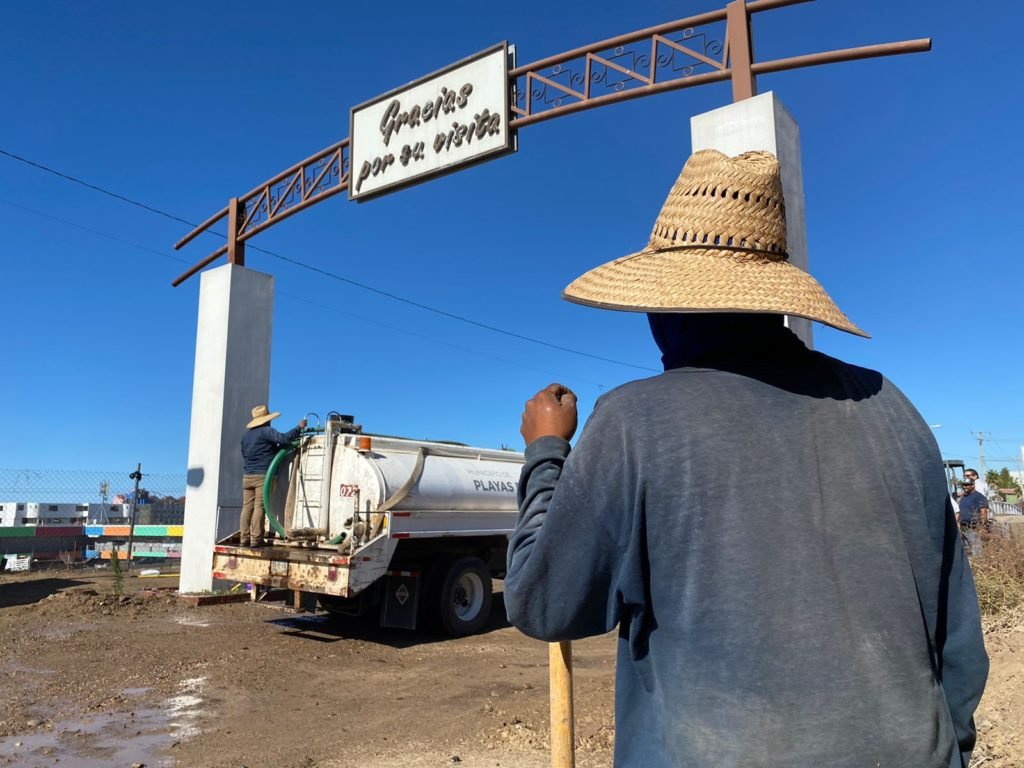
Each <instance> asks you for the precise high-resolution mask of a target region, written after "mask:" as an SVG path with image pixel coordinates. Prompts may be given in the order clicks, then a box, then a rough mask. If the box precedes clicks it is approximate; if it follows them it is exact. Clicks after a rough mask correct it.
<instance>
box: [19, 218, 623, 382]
mask: <svg viewBox="0 0 1024 768" xmlns="http://www.w3.org/2000/svg"><path fill="white" fill-rule="evenodd" d="M0 204H2V205H8V206H10V207H12V208H17V209H19V210H22V211H25V212H27V213H31V214H33V215H34V216H40V217H42V218H44V219H49V220H50V221H56V222H59V223H61V224H65V225H67V226H69V227H74V228H75V229H81V230H83V231H85V232H88V233H90V234H93V235H96V236H97V237H102V238H105V239H107V240H113V241H114V242H117V243H122V244H123V245H127V246H130V247H132V248H138V249H139V250H141V251H145V252H146V253H151V254H153V255H155V256H160V257H162V258H164V259H169V260H171V261H177V262H181V263H183V264H188V263H189V262H188V261H186V260H185V259H182V258H179V257H177V256H172V255H171V254H169V253H164V252H163V251H158V250H156V249H155V248H149V247H148V246H145V245H141V244H139V243H135V242H132V241H131V240H125V239H124V238H122V237H117V236H116V235H112V234H110V233H108V232H102V231H100V230H98V229H93V228H91V227H86V226H84V225H82V224H78V223H76V222H74V221H68V220H67V219H62V218H61V217H60V216H54V215H52V214H49V213H43V212H42V211H37V210H35V209H34V208H29V207H27V206H24V205H19V204H18V203H12V202H11V201H10V200H4V199H3V198H0ZM278 293H280V295H282V296H287V297H288V298H290V299H294V300H296V301H301V302H302V303H304V304H308V305H310V306H313V307H319V308H320V309H325V310H327V311H329V312H335V313H337V314H339V315H344V316H346V317H352V318H355V319H357V320H361V321H363V322H366V323H370V324H372V325H378V326H380V327H381V328H387V329H388V330H390V331H395V332H396V333H402V334H405V335H407V336H412V337H414V338H418V339H424V340H425V341H429V342H432V343H434V344H438V345H440V346H443V347H450V348H452V349H457V350H459V351H461V352H468V353H469V354H472V355H477V356H479V357H486V358H488V359H490V360H496V361H498V362H500V363H504V364H506V365H514V366H516V367H519V368H525V369H527V370H531V371H539V372H541V373H547V374H550V375H551V376H554V377H556V378H558V379H563V380H567V381H581V382H585V383H586V384H590V385H591V386H594V387H596V388H597V389H599V390H604V389H605V385H604V384H602V383H601V382H599V381H591V380H590V379H585V378H583V377H581V376H562V375H561V374H558V373H555V372H554V371H549V370H547V369H545V368H538V367H537V366H533V365H527V364H526V363H521V362H518V361H516V360H508V359H506V358H502V357H498V356H496V355H491V354H488V353H486V352H480V351H479V350H476V349H473V348H472V347H463V346H460V345H458V344H452V343H451V342H449V341H442V340H441V339H436V338H434V337H432V336H427V335H426V334H422V333H416V332H415V331H409V330H406V329H404V328H400V327H398V326H394V325H389V324H387V323H382V322H380V321H379V320H372V319H370V318H368V317H366V316H364V315H359V314H356V313H354V312H346V311H345V310H342V309H338V308H337V307H332V306H330V305H328V304H320V303H318V302H315V301H310V300H309V299H306V298H304V297H302V296H299V295H297V294H293V293H289V292H287V291H279V292H278Z"/></svg>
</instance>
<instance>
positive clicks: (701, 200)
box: [562, 149, 868, 337]
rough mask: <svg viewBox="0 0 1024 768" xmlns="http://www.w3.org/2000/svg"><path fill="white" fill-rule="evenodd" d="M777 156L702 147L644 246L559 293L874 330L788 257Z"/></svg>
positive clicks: (599, 302) (647, 307)
mask: <svg viewBox="0 0 1024 768" xmlns="http://www.w3.org/2000/svg"><path fill="white" fill-rule="evenodd" d="M788 259H789V257H788V254H787V253H786V207H785V201H784V200H783V196H782V178H781V175H780V171H779V161H778V160H777V159H776V158H775V157H774V156H773V155H771V154H770V153H768V152H746V153H744V154H742V155H739V156H737V157H727V156H726V155H723V154H722V153H721V152H718V151H716V150H713V149H705V150H701V151H699V152H695V153H694V154H693V155H692V156H691V157H690V159H689V160H687V161H686V165H685V166H684V167H683V170H682V173H680V174H679V178H678V179H677V180H676V183H675V184H674V185H673V187H672V189H671V191H670V192H669V193H668V199H667V200H666V201H665V205H664V206H662V209H661V213H660V214H659V215H658V219H657V221H655V223H654V231H653V232H652V233H651V239H650V242H649V243H648V244H647V247H646V248H644V249H643V250H642V251H639V252H638V253H634V254H631V255H629V256H625V257H623V258H621V259H616V260H615V261H610V262H608V263H607V264H603V265H601V266H600V267H596V268H595V269H592V270H590V271H589V272H587V273H585V274H583V275H581V276H580V277H578V278H576V279H575V280H574V281H573V282H572V283H570V284H569V286H568V287H567V288H566V289H565V290H564V291H563V292H562V298H564V299H566V300H567V301H572V302H575V303H577V304H585V305H588V306H592V307H598V308H601V309H618V310H624V311H627V312H768V313H771V314H779V315H795V316H797V317H806V318H807V319H809V320H817V321H818V322H819V323H824V324H825V325H829V326H832V327H833V328H838V329H839V330H840V331H846V332H848V333H853V334H856V335H857V336H865V337H866V336H867V335H868V334H866V333H864V331H862V330H860V328H858V327H857V326H855V325H854V324H853V323H852V322H850V319H849V318H848V317H847V316H846V315H845V314H843V312H842V311H841V310H840V309H839V307H837V306H836V305H835V302H833V301H832V299H831V298H830V297H829V295H828V294H827V293H825V289H824V288H822V287H821V285H819V284H818V281H817V280H815V279H814V278H813V277H811V276H810V275H809V274H807V273H806V272H805V271H804V270H802V269H800V268H799V267H796V266H794V265H792V264H790V263H789V260H788Z"/></svg>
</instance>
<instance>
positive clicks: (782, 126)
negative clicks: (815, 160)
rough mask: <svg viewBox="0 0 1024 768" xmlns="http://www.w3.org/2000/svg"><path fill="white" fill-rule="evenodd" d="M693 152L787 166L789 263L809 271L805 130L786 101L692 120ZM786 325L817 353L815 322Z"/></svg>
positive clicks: (769, 98) (754, 103) (791, 320)
mask: <svg viewBox="0 0 1024 768" xmlns="http://www.w3.org/2000/svg"><path fill="white" fill-rule="evenodd" d="M690 134H691V141H692V143H693V151H694V152H696V151H697V150H699V149H717V150H718V151H719V152H724V153H725V154H727V155H729V156H733V155H739V154H742V153H744V152H750V151H752V150H761V151H765V152H771V153H772V154H773V155H775V156H776V157H777V158H779V163H780V164H781V166H782V193H783V195H784V196H785V198H786V247H787V249H788V251H789V262H790V264H793V265H794V266H797V267H800V269H802V270H804V271H806V270H807V219H806V214H805V208H804V172H803V165H802V164H801V162H800V127H799V126H798V125H797V124H796V121H795V120H794V119H793V116H792V115H790V114H789V112H788V111H787V110H786V108H785V107H784V106H782V102H781V101H779V100H778V98H776V96H775V94H774V93H772V92H771V91H769V92H768V93H762V94H760V95H759V96H754V97H753V98H750V99H744V100H743V101H738V102H736V103H735V104H730V105H729V106H727V107H720V108H719V109H713V110H711V111H710V112H705V113H704V114H702V115H696V116H695V117H692V118H690ZM786 325H787V326H789V328H791V329H792V330H793V332H794V333H795V334H796V335H797V336H799V337H800V338H801V339H802V340H803V342H804V343H805V344H806V345H807V346H808V347H809V348H811V349H813V348H814V337H813V333H812V325H811V321H810V320H807V319H806V318H803V317H789V316H787V317H786Z"/></svg>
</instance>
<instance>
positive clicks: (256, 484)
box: [238, 405, 306, 547]
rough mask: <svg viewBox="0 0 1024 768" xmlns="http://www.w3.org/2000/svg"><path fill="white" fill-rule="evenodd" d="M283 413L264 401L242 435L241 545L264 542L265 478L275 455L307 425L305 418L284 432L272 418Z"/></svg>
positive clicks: (255, 409)
mask: <svg viewBox="0 0 1024 768" xmlns="http://www.w3.org/2000/svg"><path fill="white" fill-rule="evenodd" d="M280 415H281V412H280V411H274V412H273V413H270V412H269V409H268V408H267V406H265V405H257V406H256V407H255V408H253V409H252V420H251V421H250V422H249V423H248V424H246V425H245V427H246V430H245V434H244V435H242V519H241V521H240V522H239V526H238V536H239V546H243V547H247V546H248V547H262V546H263V543H264V542H263V481H264V478H265V477H266V474H267V470H268V469H270V463H271V462H272V461H273V460H274V456H276V455H277V452H278V451H279V450H281V449H282V448H283V447H285V446H286V445H288V444H289V443H290V442H291V441H292V440H294V439H295V438H297V437H298V436H299V434H300V433H301V432H302V430H304V429H305V428H306V420H305V419H303V420H302V421H300V422H299V425H298V426H297V427H295V428H294V429H292V430H290V431H288V432H285V433H284V434H281V433H280V432H278V431H277V430H276V429H274V428H273V427H272V426H270V422H272V421H273V420H274V419H276V418H277V417H278V416H280Z"/></svg>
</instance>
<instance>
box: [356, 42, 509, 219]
mask: <svg viewBox="0 0 1024 768" xmlns="http://www.w3.org/2000/svg"><path fill="white" fill-rule="evenodd" d="M508 55H509V50H508V44H507V43H501V44H499V45H496V46H494V47H493V48H489V49H487V50H486V51H482V52H480V53H478V54H476V55H475V56H470V57H469V58H468V59H464V60H462V61H460V62H458V63H457V64H453V65H451V66H450V67H447V68H445V69H443V70H441V71H439V72H435V73H433V74H431V75H427V76H426V77H424V78H421V79H420V80H417V81H415V82H413V83H410V84H409V85H406V86H403V87H402V88H397V89H395V90H393V91H391V92H389V93H386V94H384V95H383V96H378V97H377V98H376V99H373V100H372V101H368V102H366V103H364V104H360V105H359V106H358V107H353V108H352V115H351V131H350V133H349V136H350V137H351V145H350V146H349V182H348V197H349V200H364V199H366V198H369V197H373V196H375V195H378V194H381V193H383V192H387V191H392V190H394V189H397V188H399V187H402V186H407V185H409V184H412V183H416V182H419V181H424V180H426V179H428V178H431V177H434V176H437V175H439V174H442V173H447V172H449V171H453V170H456V169H457V168H461V167H465V166H466V165H469V164H472V163H477V162H480V161H482V160H487V159H491V158H493V157H496V156H498V155H502V154H505V153H507V152H512V151H514V149H515V137H514V135H513V132H511V131H510V130H509V125H508V123H509V101H510V93H511V91H510V85H509V78H508V70H509V59H508Z"/></svg>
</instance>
